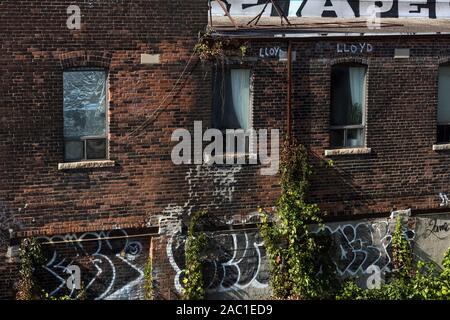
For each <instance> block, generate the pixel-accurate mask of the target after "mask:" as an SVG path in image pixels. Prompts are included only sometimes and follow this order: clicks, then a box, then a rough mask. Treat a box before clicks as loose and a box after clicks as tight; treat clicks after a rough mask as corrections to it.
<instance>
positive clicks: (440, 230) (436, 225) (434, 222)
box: [423, 219, 450, 239]
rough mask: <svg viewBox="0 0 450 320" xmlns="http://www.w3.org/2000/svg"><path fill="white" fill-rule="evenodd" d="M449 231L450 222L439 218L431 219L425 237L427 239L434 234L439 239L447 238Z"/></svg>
mask: <svg viewBox="0 0 450 320" xmlns="http://www.w3.org/2000/svg"><path fill="white" fill-rule="evenodd" d="M449 231H450V225H449V224H448V222H441V221H439V220H438V219H431V220H429V221H428V225H427V227H426V229H425V233H424V235H423V237H424V238H425V239H426V238H428V237H429V236H431V235H433V236H435V237H436V238H438V239H445V238H447V237H448V235H449Z"/></svg>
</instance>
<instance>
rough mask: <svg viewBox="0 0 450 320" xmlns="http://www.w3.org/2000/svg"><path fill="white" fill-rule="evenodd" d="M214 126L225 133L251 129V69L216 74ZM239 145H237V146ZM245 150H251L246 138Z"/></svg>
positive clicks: (226, 70)
mask: <svg viewBox="0 0 450 320" xmlns="http://www.w3.org/2000/svg"><path fill="white" fill-rule="evenodd" d="M214 77H215V79H214V92H213V96H214V101H213V122H214V123H213V125H214V128H216V129H219V130H222V131H224V132H225V130H226V129H244V130H247V129H250V128H251V119H250V116H251V115H250V112H251V111H250V109H251V90H250V80H251V71H250V70H249V69H233V68H225V70H218V71H217V72H216V73H215V76H214ZM237 145H238V144H237V143H235V146H237ZM245 150H246V152H248V150H249V137H248V136H247V137H246V141H245Z"/></svg>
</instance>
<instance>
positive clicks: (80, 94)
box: [64, 71, 106, 138]
mask: <svg viewBox="0 0 450 320" xmlns="http://www.w3.org/2000/svg"><path fill="white" fill-rule="evenodd" d="M104 135H106V73H105V72H104V71H68V72H64V136H65V137H66V138H67V137H84V136H104Z"/></svg>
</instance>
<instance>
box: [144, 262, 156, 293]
mask: <svg viewBox="0 0 450 320" xmlns="http://www.w3.org/2000/svg"><path fill="white" fill-rule="evenodd" d="M144 299H145V300H153V299H154V290H153V261H152V257H151V256H149V257H148V260H147V262H146V264H145V267H144Z"/></svg>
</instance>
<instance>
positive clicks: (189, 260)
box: [182, 211, 207, 300]
mask: <svg viewBox="0 0 450 320" xmlns="http://www.w3.org/2000/svg"><path fill="white" fill-rule="evenodd" d="M205 215H206V212H205V211H199V212H196V213H193V214H192V216H191V220H190V223H189V227H188V236H187V239H186V246H185V256H186V269H185V271H184V278H183V280H182V281H183V291H182V298H183V300H201V299H204V298H205V285H204V281H203V274H202V260H203V259H202V252H203V250H204V249H205V247H206V244H207V239H206V235H205V234H204V233H203V232H198V231H197V228H198V224H199V220H200V219H201V218H202V217H204V216H205Z"/></svg>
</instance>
